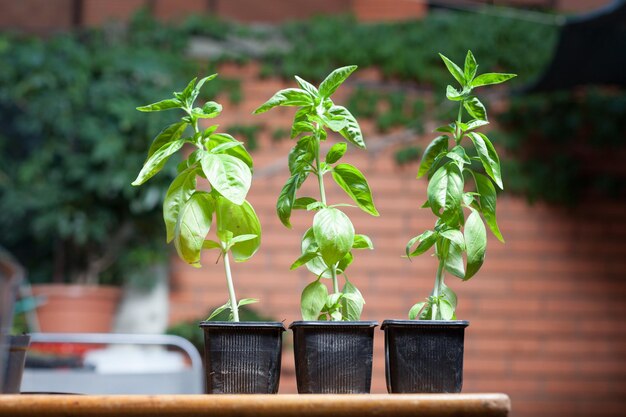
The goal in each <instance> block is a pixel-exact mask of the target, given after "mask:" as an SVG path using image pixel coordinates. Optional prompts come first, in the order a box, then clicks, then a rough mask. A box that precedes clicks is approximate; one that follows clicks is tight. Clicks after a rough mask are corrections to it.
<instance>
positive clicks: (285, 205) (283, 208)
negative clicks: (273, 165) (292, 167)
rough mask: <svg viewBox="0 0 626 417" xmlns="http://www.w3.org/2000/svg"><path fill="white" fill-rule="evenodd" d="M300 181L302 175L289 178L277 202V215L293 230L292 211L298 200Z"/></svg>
mask: <svg viewBox="0 0 626 417" xmlns="http://www.w3.org/2000/svg"><path fill="white" fill-rule="evenodd" d="M299 180H300V174H295V175H292V176H291V177H289V179H288V180H287V182H286V183H285V185H284V186H283V189H282V190H281V191H280V195H279V196H278V201H276V213H277V214H278V218H279V219H280V222H281V223H282V224H284V225H285V226H286V227H288V228H290V229H291V222H290V221H289V219H290V218H291V210H292V208H293V205H294V202H295V199H296V190H297V189H298V184H299Z"/></svg>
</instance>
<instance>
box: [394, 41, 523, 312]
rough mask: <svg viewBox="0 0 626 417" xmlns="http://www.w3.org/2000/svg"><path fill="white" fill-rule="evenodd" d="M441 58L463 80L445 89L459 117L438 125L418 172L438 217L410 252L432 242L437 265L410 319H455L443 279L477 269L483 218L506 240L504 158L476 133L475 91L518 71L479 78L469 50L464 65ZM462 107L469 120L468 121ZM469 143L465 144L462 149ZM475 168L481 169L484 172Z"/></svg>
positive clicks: (479, 111) (478, 107)
mask: <svg viewBox="0 0 626 417" xmlns="http://www.w3.org/2000/svg"><path fill="white" fill-rule="evenodd" d="M440 56H441V58H442V59H443V62H444V64H445V65H446V67H447V68H448V70H449V71H450V74H452V76H453V77H454V79H455V80H456V81H457V82H458V83H459V86H460V87H458V88H455V87H453V86H451V85H448V87H447V90H446V97H447V98H448V100H451V101H453V102H457V103H458V104H459V112H458V117H457V119H456V121H454V122H452V123H450V124H448V125H446V126H442V127H439V128H437V129H436V130H437V131H438V132H441V133H443V135H441V136H438V137H436V138H435V139H434V140H433V141H432V142H431V143H430V144H429V145H428V147H427V148H426V149H425V150H424V154H423V156H422V159H421V164H420V167H419V171H418V174H417V177H418V178H419V177H422V176H423V175H428V178H429V183H428V188H427V195H428V200H427V201H426V203H424V205H423V206H422V207H424V208H430V210H431V211H432V212H433V214H434V215H435V216H436V217H437V221H436V223H435V227H434V228H433V230H427V231H425V232H424V233H422V234H420V235H419V236H416V237H414V238H413V239H411V240H410V241H409V242H408V244H407V245H406V256H407V257H408V258H409V259H410V258H411V257H413V256H417V255H421V254H423V253H425V252H426V251H428V250H429V249H430V248H431V247H433V246H434V248H435V256H436V257H437V260H438V261H439V267H438V268H437V276H436V279H435V286H434V288H433V291H432V294H431V295H430V297H428V298H427V299H426V301H422V302H419V303H417V304H415V305H414V306H413V307H412V308H411V310H410V311H409V318H410V319H411V320H413V319H422V320H428V319H432V320H455V319H456V315H455V310H456V306H457V297H456V294H455V293H454V292H453V291H452V289H450V288H449V287H448V286H446V284H445V283H444V272H445V271H447V272H449V273H450V274H452V275H454V276H456V277H459V278H461V279H462V280H464V281H467V280H468V279H470V278H471V277H473V276H474V275H475V274H476V273H477V272H478V270H479V269H480V267H481V266H482V264H483V261H484V259H485V249H486V246H487V232H486V228H485V225H484V224H483V219H484V222H485V223H486V224H487V226H488V227H489V228H490V229H491V232H492V233H493V234H494V235H495V236H496V237H497V238H498V239H499V240H500V241H501V242H504V239H503V238H502V234H501V233H500V229H499V228H498V223H497V221H496V188H495V186H494V183H495V185H496V186H498V188H500V189H502V188H503V184H502V176H501V174H500V160H499V158H498V154H497V153H496V150H495V148H494V147H493V145H492V144H491V141H490V140H489V138H487V136H485V135H484V134H483V133H481V132H478V131H477V129H478V128H480V127H482V126H485V125H487V124H488V123H489V122H488V119H487V111H486V110H485V106H484V105H483V103H481V101H480V100H479V99H478V97H476V96H475V95H473V94H472V93H473V90H474V89H475V88H477V87H482V86H485V85H490V84H499V83H502V82H504V81H506V80H508V79H510V78H513V77H515V74H498V73H486V74H482V75H478V76H477V75H476V70H477V68H478V64H477V63H476V60H475V59H474V55H473V54H472V52H471V51H468V52H467V56H466V58H465V65H464V67H463V69H461V68H460V67H459V66H458V65H456V64H455V63H454V62H452V61H451V60H449V59H448V58H446V57H445V56H443V55H441V54H440ZM464 111H465V112H467V114H468V116H469V120H465V121H464V117H463V116H464ZM466 142H467V148H466V147H464V145H466ZM450 146H452V147H451V148H450ZM475 168H478V169H479V170H480V168H482V170H484V173H482V172H478V171H477V170H476V169H475ZM482 170H481V171H482ZM466 179H469V180H470V181H472V182H473V183H474V185H475V187H474V188H473V191H465V180H466ZM466 213H467V214H468V215H467V218H466ZM481 216H482V218H481ZM415 245H417V246H416V247H415V249H413V247H414V246H415ZM463 253H465V257H466V262H465V263H464V261H463Z"/></svg>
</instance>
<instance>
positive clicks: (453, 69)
mask: <svg viewBox="0 0 626 417" xmlns="http://www.w3.org/2000/svg"><path fill="white" fill-rule="evenodd" d="M439 56H440V57H441V59H442V60H443V62H444V64H446V67H447V68H448V71H450V74H452V76H453V77H454V79H455V80H457V81H458V82H459V84H461V86H462V87H465V76H464V75H463V71H461V68H459V67H458V65H456V64H455V63H454V62H452V61H450V60H449V59H448V58H446V57H445V56H444V55H442V54H439Z"/></svg>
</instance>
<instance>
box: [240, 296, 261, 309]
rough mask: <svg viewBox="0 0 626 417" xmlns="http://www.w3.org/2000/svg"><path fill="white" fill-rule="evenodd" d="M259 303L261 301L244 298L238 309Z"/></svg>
mask: <svg viewBox="0 0 626 417" xmlns="http://www.w3.org/2000/svg"><path fill="white" fill-rule="evenodd" d="M258 302H259V300H258V299H256V298H242V299H241V300H239V302H238V303H237V307H241V306H247V305H248V304H254V303H258Z"/></svg>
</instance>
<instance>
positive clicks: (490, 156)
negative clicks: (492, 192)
mask: <svg viewBox="0 0 626 417" xmlns="http://www.w3.org/2000/svg"><path fill="white" fill-rule="evenodd" d="M467 136H468V137H469V138H470V139H471V140H472V142H473V143H474V147H475V148H476V152H477V153H478V156H479V158H480V162H481V163H482V164H483V167H484V168H485V171H486V172H487V175H489V176H490V177H491V178H492V179H493V181H494V182H495V183H496V184H497V185H498V187H500V189H503V185H502V175H501V173H500V158H498V153H497V152H496V150H495V148H494V147H493V145H492V144H491V141H490V140H489V139H488V138H487V136H485V135H483V134H482V133H480V132H469V133H468V134H467Z"/></svg>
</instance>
